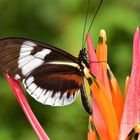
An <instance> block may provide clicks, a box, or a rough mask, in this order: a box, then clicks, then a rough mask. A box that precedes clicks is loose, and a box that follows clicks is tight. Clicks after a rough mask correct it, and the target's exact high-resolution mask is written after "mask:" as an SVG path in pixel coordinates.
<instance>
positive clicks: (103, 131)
mask: <svg viewBox="0 0 140 140" xmlns="http://www.w3.org/2000/svg"><path fill="white" fill-rule="evenodd" d="M87 47H88V57H89V61H90V70H91V72H92V73H93V74H94V75H95V76H96V77H98V78H99V79H100V80H101V81H103V80H102V76H101V71H100V68H99V63H97V62H98V59H97V56H96V54H95V50H94V45H93V43H92V40H91V37H90V35H89V34H87ZM94 62H95V63H94ZM92 110H93V111H94V112H93V118H94V123H95V126H96V129H97V131H98V133H99V135H100V136H101V139H104V140H108V135H107V134H108V131H107V127H106V124H105V121H104V118H103V116H102V114H101V112H100V111H99V107H98V105H97V103H96V101H95V98H94V96H93V97H92Z"/></svg>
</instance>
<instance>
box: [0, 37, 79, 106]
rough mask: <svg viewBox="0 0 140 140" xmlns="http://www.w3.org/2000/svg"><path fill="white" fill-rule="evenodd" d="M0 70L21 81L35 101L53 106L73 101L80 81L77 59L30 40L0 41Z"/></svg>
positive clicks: (11, 39)
mask: <svg viewBox="0 0 140 140" xmlns="http://www.w3.org/2000/svg"><path fill="white" fill-rule="evenodd" d="M0 71H2V72H8V73H9V74H10V75H11V76H13V77H14V78H15V79H17V80H20V81H22V82H23V84H24V86H25V88H26V90H27V91H28V92H29V94H30V95H31V96H32V97H33V98H35V99H36V100H37V101H39V102H41V103H43V104H49V105H54V106H62V105H67V104H70V103H71V102H73V101H74V100H75V98H76V95H77V92H78V90H79V88H80V86H81V84H82V76H81V73H80V71H79V65H78V60H77V58H75V57H73V56H72V55H70V54H68V53H66V52H64V51H62V50H60V49H57V48H55V47H52V46H51V45H48V44H43V43H40V42H36V41H32V40H29V39H20V38H7V39H3V40H0Z"/></svg>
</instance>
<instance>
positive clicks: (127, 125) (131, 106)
mask: <svg viewBox="0 0 140 140" xmlns="http://www.w3.org/2000/svg"><path fill="white" fill-rule="evenodd" d="M139 63H140V30H139V29H138V28H137V30H136V32H135V35H134V42H133V65H132V72H131V76H130V81H129V87H128V91H127V96H126V99H125V105H124V112H123V118H122V122H121V130H120V140H124V139H125V137H126V136H127V135H128V133H129V132H130V131H131V129H132V128H133V127H134V124H137V123H138V122H139V119H140V64H139Z"/></svg>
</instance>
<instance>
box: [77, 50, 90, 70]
mask: <svg viewBox="0 0 140 140" xmlns="http://www.w3.org/2000/svg"><path fill="white" fill-rule="evenodd" d="M78 58H79V62H80V63H81V64H82V63H84V64H85V65H86V67H88V68H89V65H88V58H87V51H86V49H85V48H83V49H82V50H81V51H80V53H79V57H78Z"/></svg>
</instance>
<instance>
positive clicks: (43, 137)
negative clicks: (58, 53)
mask: <svg viewBox="0 0 140 140" xmlns="http://www.w3.org/2000/svg"><path fill="white" fill-rule="evenodd" d="M4 76H5V78H6V79H7V81H8V83H9V85H10V87H11V89H12V90H13V93H14V95H15V97H16V99H17V101H18V102H19V104H20V106H21V108H22V110H23V111H24V113H25V115H26V117H27V119H28V121H29V122H30V124H31V125H32V127H33V129H34V131H35V133H36V134H37V136H38V138H39V139H40V140H49V137H48V136H47V134H46V133H45V131H44V130H43V128H42V127H41V125H40V124H39V122H38V120H37V119H36V117H35V115H34V113H33V112H32V110H31V108H30V105H29V103H28V101H27V99H26V96H25V94H24V92H23V90H22V87H21V85H20V83H19V82H18V81H17V80H15V79H13V78H12V77H10V76H9V75H8V73H4Z"/></svg>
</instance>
